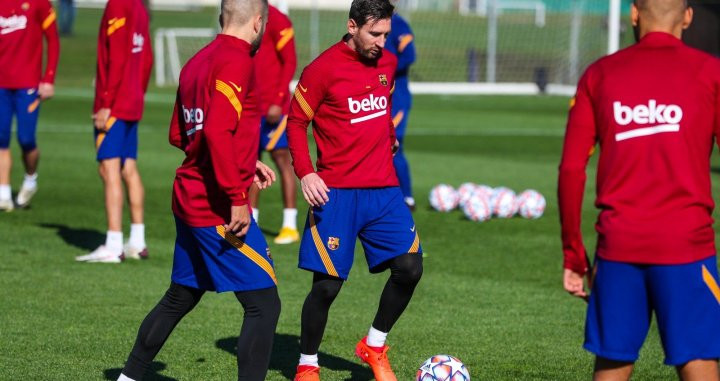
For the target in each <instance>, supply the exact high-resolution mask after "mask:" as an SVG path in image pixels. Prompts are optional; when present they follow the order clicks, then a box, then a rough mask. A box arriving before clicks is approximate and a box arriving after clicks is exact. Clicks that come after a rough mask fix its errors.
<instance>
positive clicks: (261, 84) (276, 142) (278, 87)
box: [250, 6, 300, 244]
mask: <svg viewBox="0 0 720 381" xmlns="http://www.w3.org/2000/svg"><path fill="white" fill-rule="evenodd" d="M294 36H295V31H294V30H293V26H292V23H291V22H290V19H289V18H288V17H287V16H286V15H284V14H283V13H282V12H280V11H279V10H278V9H277V8H275V7H273V6H270V8H269V10H268V22H267V29H266V30H265V35H264V36H263V40H262V44H261V45H260V49H259V50H258V54H257V56H256V57H255V64H256V65H258V68H259V70H258V75H259V80H258V83H257V89H258V90H259V92H260V96H261V97H262V111H263V115H264V116H263V119H262V129H261V132H260V150H261V155H262V151H268V152H270V156H271V157H272V159H273V161H274V162H275V164H276V165H277V167H278V170H279V171H280V180H281V186H282V196H283V204H284V206H285V208H284V209H283V223H282V229H280V233H279V234H278V236H277V237H275V243H277V244H288V243H293V242H297V241H298V240H299V239H300V235H299V234H298V230H297V204H296V199H295V198H296V194H297V186H296V185H295V174H294V173H293V169H292V159H291V157H290V151H289V150H288V143H287V134H286V132H285V131H286V130H285V127H286V126H287V114H288V111H289V109H290V81H292V79H293V76H294V75H295V69H296V67H297V57H296V55H295V38H294ZM259 196H260V191H259V189H257V188H255V187H252V188H250V203H251V205H252V208H253V218H254V219H255V220H256V221H257V219H258V216H259V213H260V210H259V209H258V203H259Z"/></svg>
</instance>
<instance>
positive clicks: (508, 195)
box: [490, 187, 518, 218]
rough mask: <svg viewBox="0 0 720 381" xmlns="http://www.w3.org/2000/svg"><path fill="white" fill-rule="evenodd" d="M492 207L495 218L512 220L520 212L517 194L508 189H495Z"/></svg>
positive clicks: (491, 202) (491, 199) (491, 198)
mask: <svg viewBox="0 0 720 381" xmlns="http://www.w3.org/2000/svg"><path fill="white" fill-rule="evenodd" d="M490 207H491V208H492V212H493V214H494V215H495V216H497V217H500V218H510V217H512V216H514V215H515V213H517V211H518V202H517V197H516V196H515V192H514V191H513V190H512V189H510V188H506V187H498V188H495V189H493V194H492V196H491V197H490Z"/></svg>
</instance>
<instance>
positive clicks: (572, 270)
mask: <svg viewBox="0 0 720 381" xmlns="http://www.w3.org/2000/svg"><path fill="white" fill-rule="evenodd" d="M591 69H592V67H591ZM591 75H592V73H591V71H590V70H588V71H587V72H586V73H585V75H583V77H582V79H580V83H579V84H578V90H577V94H576V96H575V98H573V100H572V101H571V108H570V113H569V116H568V123H567V130H566V132H565V142H564V145H563V153H562V160H561V161H560V171H559V172H560V173H559V177H558V202H559V203H558V205H559V209H560V224H561V228H562V244H563V258H564V260H563V268H564V269H565V275H564V287H565V289H566V290H567V291H568V292H570V293H572V294H573V295H575V296H579V297H586V296H587V294H586V293H585V290H584V286H583V275H585V274H586V273H587V272H588V270H589V269H588V263H587V259H586V255H585V246H584V245H583V241H582V233H581V212H582V202H583V195H584V192H585V181H586V179H587V176H586V173H585V171H586V167H587V163H588V159H589V158H590V155H591V152H592V150H593V147H594V146H595V143H596V139H597V133H596V126H595V117H594V112H593V104H592V98H591V96H590V92H589V89H590V87H589V83H588V82H590V77H591Z"/></svg>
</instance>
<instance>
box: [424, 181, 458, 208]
mask: <svg viewBox="0 0 720 381" xmlns="http://www.w3.org/2000/svg"><path fill="white" fill-rule="evenodd" d="M430 205H431V206H432V207H433V209H435V210H437V211H439V212H449V211H451V210H453V209H455V208H456V207H457V205H458V194H457V192H456V191H455V188H453V187H451V186H450V185H447V184H440V185H437V186H435V188H433V189H432V190H431V191H430Z"/></svg>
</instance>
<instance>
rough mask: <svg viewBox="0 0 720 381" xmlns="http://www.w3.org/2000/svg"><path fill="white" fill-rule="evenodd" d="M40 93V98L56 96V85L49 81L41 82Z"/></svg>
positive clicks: (46, 98)
mask: <svg viewBox="0 0 720 381" xmlns="http://www.w3.org/2000/svg"><path fill="white" fill-rule="evenodd" d="M38 95H39V96H40V100H43V101H44V100H48V99H50V98H52V97H53V96H55V85H53V84H52V83H47V82H40V85H39V86H38Z"/></svg>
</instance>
